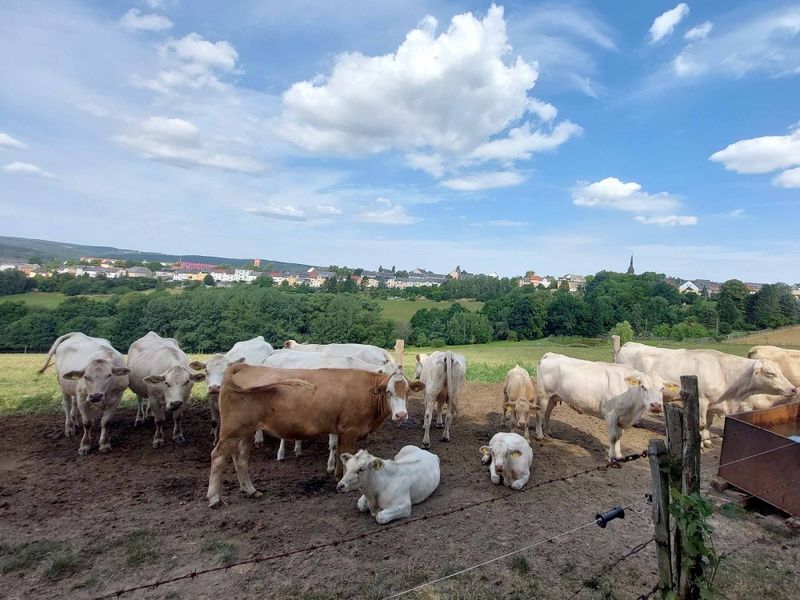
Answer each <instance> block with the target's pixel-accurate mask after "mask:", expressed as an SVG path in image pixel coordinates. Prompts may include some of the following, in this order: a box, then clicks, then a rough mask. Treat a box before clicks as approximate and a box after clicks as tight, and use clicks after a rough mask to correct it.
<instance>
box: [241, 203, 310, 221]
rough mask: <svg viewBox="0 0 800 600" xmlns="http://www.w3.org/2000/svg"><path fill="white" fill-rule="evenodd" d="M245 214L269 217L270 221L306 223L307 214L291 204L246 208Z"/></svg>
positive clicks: (271, 204)
mask: <svg viewBox="0 0 800 600" xmlns="http://www.w3.org/2000/svg"><path fill="white" fill-rule="evenodd" d="M245 212H247V213H249V214H251V215H258V216H260V217H267V218H269V219H278V220H280V221H306V220H307V219H306V216H305V213H304V212H303V211H302V210H301V209H299V208H297V207H296V206H292V205H291V204H284V205H278V204H273V203H271V202H270V203H268V204H266V205H265V206H261V207H258V208H246V209H245Z"/></svg>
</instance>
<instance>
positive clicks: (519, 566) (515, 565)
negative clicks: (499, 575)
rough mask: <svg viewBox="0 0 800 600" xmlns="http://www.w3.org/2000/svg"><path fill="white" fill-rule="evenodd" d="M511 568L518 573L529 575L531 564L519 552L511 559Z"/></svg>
mask: <svg viewBox="0 0 800 600" xmlns="http://www.w3.org/2000/svg"><path fill="white" fill-rule="evenodd" d="M511 570H512V571H513V572H514V573H516V574H517V575H520V576H522V575H527V574H528V573H530V571H531V566H530V565H529V564H528V559H527V558H525V557H524V556H522V555H521V554H517V555H516V556H515V557H514V558H512V559H511Z"/></svg>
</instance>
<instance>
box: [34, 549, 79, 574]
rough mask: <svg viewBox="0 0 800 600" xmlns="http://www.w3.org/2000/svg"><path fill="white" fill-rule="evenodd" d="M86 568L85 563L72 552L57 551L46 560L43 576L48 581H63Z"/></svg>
mask: <svg viewBox="0 0 800 600" xmlns="http://www.w3.org/2000/svg"><path fill="white" fill-rule="evenodd" d="M85 568H86V562H85V561H84V560H83V559H82V558H81V557H80V556H79V555H78V554H77V553H76V552H74V551H72V550H58V551H57V552H53V553H52V554H51V555H50V556H49V557H48V559H47V566H46V567H45V569H44V576H45V577H47V578H48V579H52V580H57V579H64V578H65V577H69V576H71V575H74V574H75V573H78V572H80V571H82V570H83V569H85Z"/></svg>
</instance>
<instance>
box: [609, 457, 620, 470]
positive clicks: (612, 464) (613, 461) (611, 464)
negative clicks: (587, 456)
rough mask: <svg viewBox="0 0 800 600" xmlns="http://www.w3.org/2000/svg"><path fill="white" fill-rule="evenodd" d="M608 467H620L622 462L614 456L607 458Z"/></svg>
mask: <svg viewBox="0 0 800 600" xmlns="http://www.w3.org/2000/svg"><path fill="white" fill-rule="evenodd" d="M608 468H609V469H621V468H622V463H621V462H619V461H617V459H616V458H610V459H609V460H608Z"/></svg>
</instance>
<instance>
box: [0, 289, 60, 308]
mask: <svg viewBox="0 0 800 600" xmlns="http://www.w3.org/2000/svg"><path fill="white" fill-rule="evenodd" d="M64 298H66V296H65V295H64V294H59V293H56V292H53V293H50V292H26V293H25V294H11V295H10V296H0V302H24V303H25V304H30V305H31V306H41V307H42V308H55V307H56V306H58V305H59V304H61V303H62V302H63V301H64Z"/></svg>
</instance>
